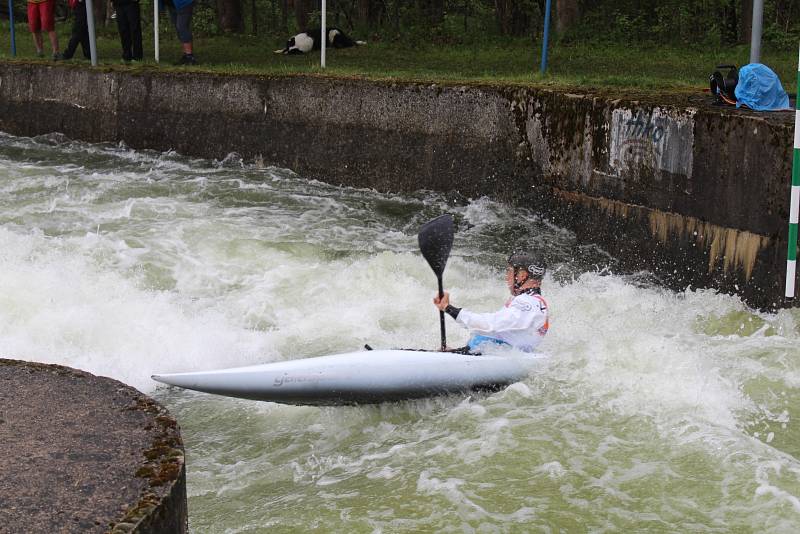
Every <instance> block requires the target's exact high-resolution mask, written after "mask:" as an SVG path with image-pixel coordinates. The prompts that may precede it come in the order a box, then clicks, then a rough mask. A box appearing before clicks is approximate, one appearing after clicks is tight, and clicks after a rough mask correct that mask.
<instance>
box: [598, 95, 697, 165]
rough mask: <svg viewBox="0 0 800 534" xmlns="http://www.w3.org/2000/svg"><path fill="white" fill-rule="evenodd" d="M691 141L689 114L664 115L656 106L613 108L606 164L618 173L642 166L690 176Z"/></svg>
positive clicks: (691, 124) (690, 116)
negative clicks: (650, 108) (647, 109)
mask: <svg viewBox="0 0 800 534" xmlns="http://www.w3.org/2000/svg"><path fill="white" fill-rule="evenodd" d="M693 145H694V132H693V117H692V115H680V116H674V115H668V114H667V113H666V112H664V111H662V110H661V109H660V108H654V109H653V110H652V111H650V112H647V111H644V110H630V109H615V110H614V111H613V114H612V119H611V150H610V151H609V166H610V167H611V169H613V170H614V171H616V174H617V175H618V176H621V175H623V174H628V173H630V172H631V171H636V170H637V169H641V168H646V169H651V170H653V171H666V172H669V173H672V174H679V175H684V176H687V177H691V172H692V146H693ZM658 174H659V173H658V172H655V175H656V177H657V176H658Z"/></svg>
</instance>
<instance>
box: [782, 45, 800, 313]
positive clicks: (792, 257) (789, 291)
mask: <svg viewBox="0 0 800 534" xmlns="http://www.w3.org/2000/svg"><path fill="white" fill-rule="evenodd" d="M796 87H797V90H798V94H797V97H800V48H798V54H797V86H796ZM794 107H795V112H794V150H793V151H792V189H791V191H792V192H791V196H790V199H791V200H790V201H789V249H788V250H787V252H786V293H785V295H786V298H789V299H791V298H794V279H795V275H796V271H797V227H798V222H800V100H798V99H797V98H795V102H794Z"/></svg>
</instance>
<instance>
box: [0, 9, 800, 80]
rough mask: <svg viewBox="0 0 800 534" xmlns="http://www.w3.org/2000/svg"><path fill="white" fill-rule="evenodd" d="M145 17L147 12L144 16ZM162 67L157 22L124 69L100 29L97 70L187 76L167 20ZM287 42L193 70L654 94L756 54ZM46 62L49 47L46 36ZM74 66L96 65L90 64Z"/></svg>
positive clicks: (26, 47)
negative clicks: (323, 62) (545, 54)
mask: <svg viewBox="0 0 800 534" xmlns="http://www.w3.org/2000/svg"><path fill="white" fill-rule="evenodd" d="M143 15H144V17H145V18H146V13H145V12H144V11H143ZM160 26H161V32H160V49H161V63H160V64H156V63H155V62H154V60H153V59H152V58H153V36H152V25H151V24H147V25H146V26H145V34H144V39H145V43H144V48H145V57H146V59H145V61H144V62H143V63H142V64H137V65H132V66H131V65H124V64H122V62H121V60H120V59H119V58H120V45H119V39H118V37H117V33H116V27H115V26H114V25H113V23H112V25H110V26H108V27H100V28H99V29H98V38H97V47H98V58H99V63H100V65H101V66H103V67H104V68H112V69H130V70H136V69H152V68H158V69H165V70H189V67H176V66H174V65H173V63H174V62H175V61H176V60H177V59H178V58H179V57H180V43H179V42H178V41H177V38H176V37H175V35H174V30H173V29H172V28H171V27H170V26H169V23H168V21H167V20H166V18H165V17H162V19H161V23H160ZM70 27H71V22H62V23H59V24H58V26H57V31H58V34H59V43H60V45H61V49H62V50H63V49H64V48H65V46H66V44H67V42H68V40H69V32H70ZM15 28H16V38H17V39H16V40H17V57H16V58H15V59H12V58H11V47H10V44H9V43H10V39H9V36H10V31H9V25H8V21H3V23H2V24H0V60H2V61H25V62H31V61H42V62H49V61H50V60H49V59H38V58H36V57H35V54H34V47H33V42H32V39H31V36H30V33H29V31H28V28H27V26H26V25H25V24H24V23H23V24H16V25H15ZM285 39H286V36H284V35H275V34H271V35H262V36H250V35H236V36H233V35H220V36H211V37H208V36H202V35H196V36H195V41H194V45H195V55H196V56H197V58H198V59H199V60H200V62H201V64H200V65H197V66H194V67H191V70H195V71H202V72H215V73H249V74H263V75H289V74H296V73H316V74H320V73H323V72H324V73H325V74H326V75H332V76H346V77H359V78H366V79H380V80H386V79H396V80H411V81H422V82H452V83H503V84H523V85H534V86H550V87H569V88H574V89H575V90H576V91H589V90H602V89H609V90H613V91H617V90H622V89H627V90H631V91H635V92H637V93H644V94H656V93H660V92H663V91H664V90H665V89H668V90H669V91H670V92H676V93H684V92H686V93H691V92H694V93H698V94H699V93H700V91H701V90H702V88H704V87H707V86H708V76H709V74H711V72H712V71H713V70H714V67H715V65H717V64H722V63H735V64H736V65H743V64H746V63H747V62H748V61H749V47H746V46H740V47H735V48H727V49H716V50H713V49H709V48H705V47H700V46H697V47H689V46H686V47H675V46H664V47H659V46H653V45H639V46H635V45H634V46H632V45H628V44H619V45H616V44H581V43H571V44H563V43H555V42H551V47H550V54H549V63H548V65H549V68H548V72H547V74H546V75H544V76H542V75H541V74H540V73H539V64H540V60H541V59H540V58H541V48H540V47H541V44H540V43H537V44H535V45H534V44H533V43H531V42H530V40H529V39H516V40H505V41H503V42H502V43H500V42H491V41H488V42H484V43H479V44H448V45H442V46H438V47H437V46H433V45H431V44H427V43H422V44H421V45H420V43H413V44H414V46H412V43H409V42H403V41H398V42H391V43H390V42H374V41H373V42H370V43H368V44H367V45H366V46H361V47H357V48H350V49H342V50H328V54H327V64H328V65H327V68H326V69H321V68H320V67H319V59H320V55H319V52H314V53H311V54H308V55H305V56H302V55H301V56H284V55H278V54H273V53H272V51H273V50H275V49H278V48H281V47H282V46H283V43H284V42H285ZM45 52H46V58H49V55H50V54H49V43H48V41H47V37H46V36H45ZM76 57H81V59H75V58H74V59H73V60H71V61H70V63H73V64H88V62H87V61H85V60H83V59H82V56H81V52H80V51H79V52H78V53H77V54H76ZM762 63H765V64H767V65H769V66H770V67H771V68H772V69H773V70H774V71H775V72H777V74H778V76H779V77H780V79H781V81H782V82H783V84H784V87H785V88H786V90H787V91H788V92H790V93H794V92H795V83H796V82H795V80H796V72H797V51H796V50H792V51H786V50H784V51H780V50H770V49H769V47H766V46H765V47H762Z"/></svg>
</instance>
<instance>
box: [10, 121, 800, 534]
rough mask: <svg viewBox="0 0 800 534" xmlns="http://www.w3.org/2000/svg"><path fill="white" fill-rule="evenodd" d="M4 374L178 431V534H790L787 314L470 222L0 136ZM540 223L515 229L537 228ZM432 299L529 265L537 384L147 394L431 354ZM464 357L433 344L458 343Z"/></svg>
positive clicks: (793, 453)
mask: <svg viewBox="0 0 800 534" xmlns="http://www.w3.org/2000/svg"><path fill="white" fill-rule="evenodd" d="M0 191H2V193H3V194H2V195H0V353H2V354H3V355H8V356H14V357H18V358H23V359H31V360H39V361H52V362H57V363H62V364H66V365H70V366H74V367H79V368H82V369H86V370H89V371H91V372H94V373H98V374H103V375H107V376H113V377H115V378H117V379H120V380H122V381H124V382H126V383H129V384H132V385H134V386H136V387H138V388H140V389H142V390H144V391H146V392H148V393H150V394H152V395H154V396H155V397H156V398H157V399H158V400H160V401H161V402H163V403H164V404H165V405H166V406H168V407H169V409H170V410H171V411H172V412H173V414H174V415H176V416H177V418H178V420H179V422H180V424H181V428H182V433H183V437H184V440H185V445H186V452H187V459H188V469H187V474H188V478H187V481H188V494H189V511H190V527H191V529H192V531H194V532H202V533H207V532H219V533H223V532H225V533H229V532H230V533H233V532H266V531H275V532H306V531H317V532H559V531H560V532H585V531H587V532H621V531H647V532H698V531H702V532H754V531H759V532H761V531H764V532H794V531H797V530H798V527H800V462H798V460H797V458H798V456H799V455H800V435H799V434H798V427H797V425H796V423H795V422H794V421H795V419H796V417H798V416H800V408H798V400H800V398H799V397H800V358H799V356H800V350H798V344H797V340H798V329H797V319H798V312H796V311H782V312H779V313H776V314H766V313H759V312H756V311H754V310H751V309H749V308H747V307H746V306H745V305H744V304H743V303H742V302H741V301H740V300H739V299H738V298H736V297H731V296H725V295H718V294H715V293H714V292H710V291H686V292H678V293H676V292H672V291H667V290H665V289H662V288H660V287H658V286H657V285H656V284H655V283H654V282H653V279H652V277H650V276H649V275H648V274H647V273H638V274H635V275H633V274H625V273H624V272H621V271H620V269H619V267H618V266H617V265H616V262H615V261H614V260H613V258H609V257H608V256H607V255H605V254H604V253H603V252H602V251H599V250H597V249H594V248H593V247H581V246H578V245H577V244H576V243H575V241H574V239H573V236H572V235H571V234H570V233H569V232H567V231H565V230H563V229H560V228H557V227H554V226H553V225H551V224H550V223H549V222H548V221H546V220H542V219H541V218H540V217H538V216H537V215H536V212H535V209H511V208H508V207H506V206H503V205H500V204H497V203H494V202H491V201H490V200H488V199H472V200H470V201H468V202H466V203H464V205H453V204H452V203H451V202H449V200H448V198H447V197H445V196H440V195H437V194H433V193H426V192H421V193H419V194H416V195H410V196H397V195H385V194H379V193H376V192H373V191H366V190H356V189H344V188H336V187H332V186H328V185H325V184H322V183H317V182H309V181H306V180H304V179H302V177H298V176H296V175H294V174H292V173H291V172H289V171H286V170H282V169H274V168H258V167H256V166H254V165H252V164H250V163H248V162H242V161H240V159H238V158H237V157H236V156H235V155H231V156H229V157H228V158H226V160H224V161H207V160H193V159H188V158H184V157H181V156H180V155H177V154H172V153H167V154H161V153H151V152H136V151H132V150H129V149H127V148H125V147H124V146H110V145H87V144H83V143H74V142H70V141H68V140H66V139H63V138H60V137H58V136H47V137H42V138H37V139H23V138H15V137H11V136H6V135H1V134H0ZM532 208H534V207H532ZM444 212H450V213H453V214H454V215H455V218H456V221H457V226H458V228H457V235H456V240H455V245H454V248H453V254H452V258H451V261H450V263H449V264H448V267H447V270H446V272H445V286H446V288H447V289H448V290H449V291H451V293H452V294H453V299H454V301H455V302H456V303H457V304H458V305H459V306H465V307H469V308H471V309H475V310H477V311H489V310H493V309H495V308H497V307H499V306H500V305H501V304H502V302H503V301H504V298H505V296H506V295H505V291H506V290H505V287H504V284H503V279H502V263H503V258H504V256H505V254H506V253H507V251H508V250H509V249H510V248H513V247H525V248H529V249H532V250H534V251H536V252H538V253H540V254H542V255H544V256H545V257H546V259H547V260H548V263H549V265H550V270H549V273H548V275H547V277H546V278H545V283H544V294H545V296H546V297H547V298H548V300H549V302H550V305H551V309H552V328H551V331H550V333H549V334H548V336H547V339H546V340H545V342H544V343H543V344H542V346H541V348H542V350H543V351H545V352H547V353H548V354H550V356H551V357H550V358H549V360H548V361H547V362H546V363H545V365H544V366H542V368H541V369H540V370H538V371H537V372H536V373H535V374H533V375H532V376H530V377H529V378H528V379H526V380H525V381H523V382H520V383H517V384H514V385H512V386H510V387H508V388H507V389H505V390H503V391H499V392H497V393H494V394H476V395H473V396H469V397H465V396H450V397H442V398H436V399H429V400H422V401H414V402H406V403H394V404H386V405H379V406H362V407H341V408H309V407H293V406H282V405H277V404H270V403H258V402H250V401H241V400H233V399H226V398H221V397H213V396H209V395H203V394H199V393H190V392H184V391H178V390H170V389H166V388H164V389H161V388H156V385H155V383H153V382H152V381H151V380H150V379H149V376H150V374H152V373H156V372H172V371H185V370H200V369H213V368H222V367H231V366H237V365H247V364H253V363H261V362H267V361H275V360H281V359H291V358H298V357H306V356H315V355H320V354H328V353H332V352H337V351H351V350H357V349H358V348H359V347H361V346H362V345H363V344H364V343H369V344H370V345H372V346H374V347H376V348H377V347H380V348H390V347H397V346H409V345H412V346H420V347H435V346H436V344H437V342H438V338H439V332H438V314H437V313H436V311H435V310H434V309H433V306H432V305H431V304H430V300H431V298H432V296H433V293H434V292H435V287H436V280H435V278H434V276H433V274H432V273H431V271H430V269H429V268H428V266H427V264H425V262H424V261H423V260H422V258H421V257H420V256H419V253H418V252H417V250H416V232H417V230H418V228H419V226H420V225H421V224H422V223H423V222H425V221H427V220H429V219H430V218H432V217H435V216H437V215H439V214H441V213H444ZM466 337H467V334H466V332H463V331H461V330H459V329H458V327H457V325H455V324H453V323H452V322H448V339H449V340H450V341H451V344H453V345H455V344H458V343H460V342H463V341H464V340H466Z"/></svg>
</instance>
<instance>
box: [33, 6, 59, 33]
mask: <svg viewBox="0 0 800 534" xmlns="http://www.w3.org/2000/svg"><path fill="white" fill-rule="evenodd" d="M55 11H56V0H44V2H38V3H36V4H34V3H31V2H29V3H28V28H30V30H31V32H33V33H38V32H40V31H42V30H44V31H46V32H51V31H54V30H55V29H56V22H55Z"/></svg>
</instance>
